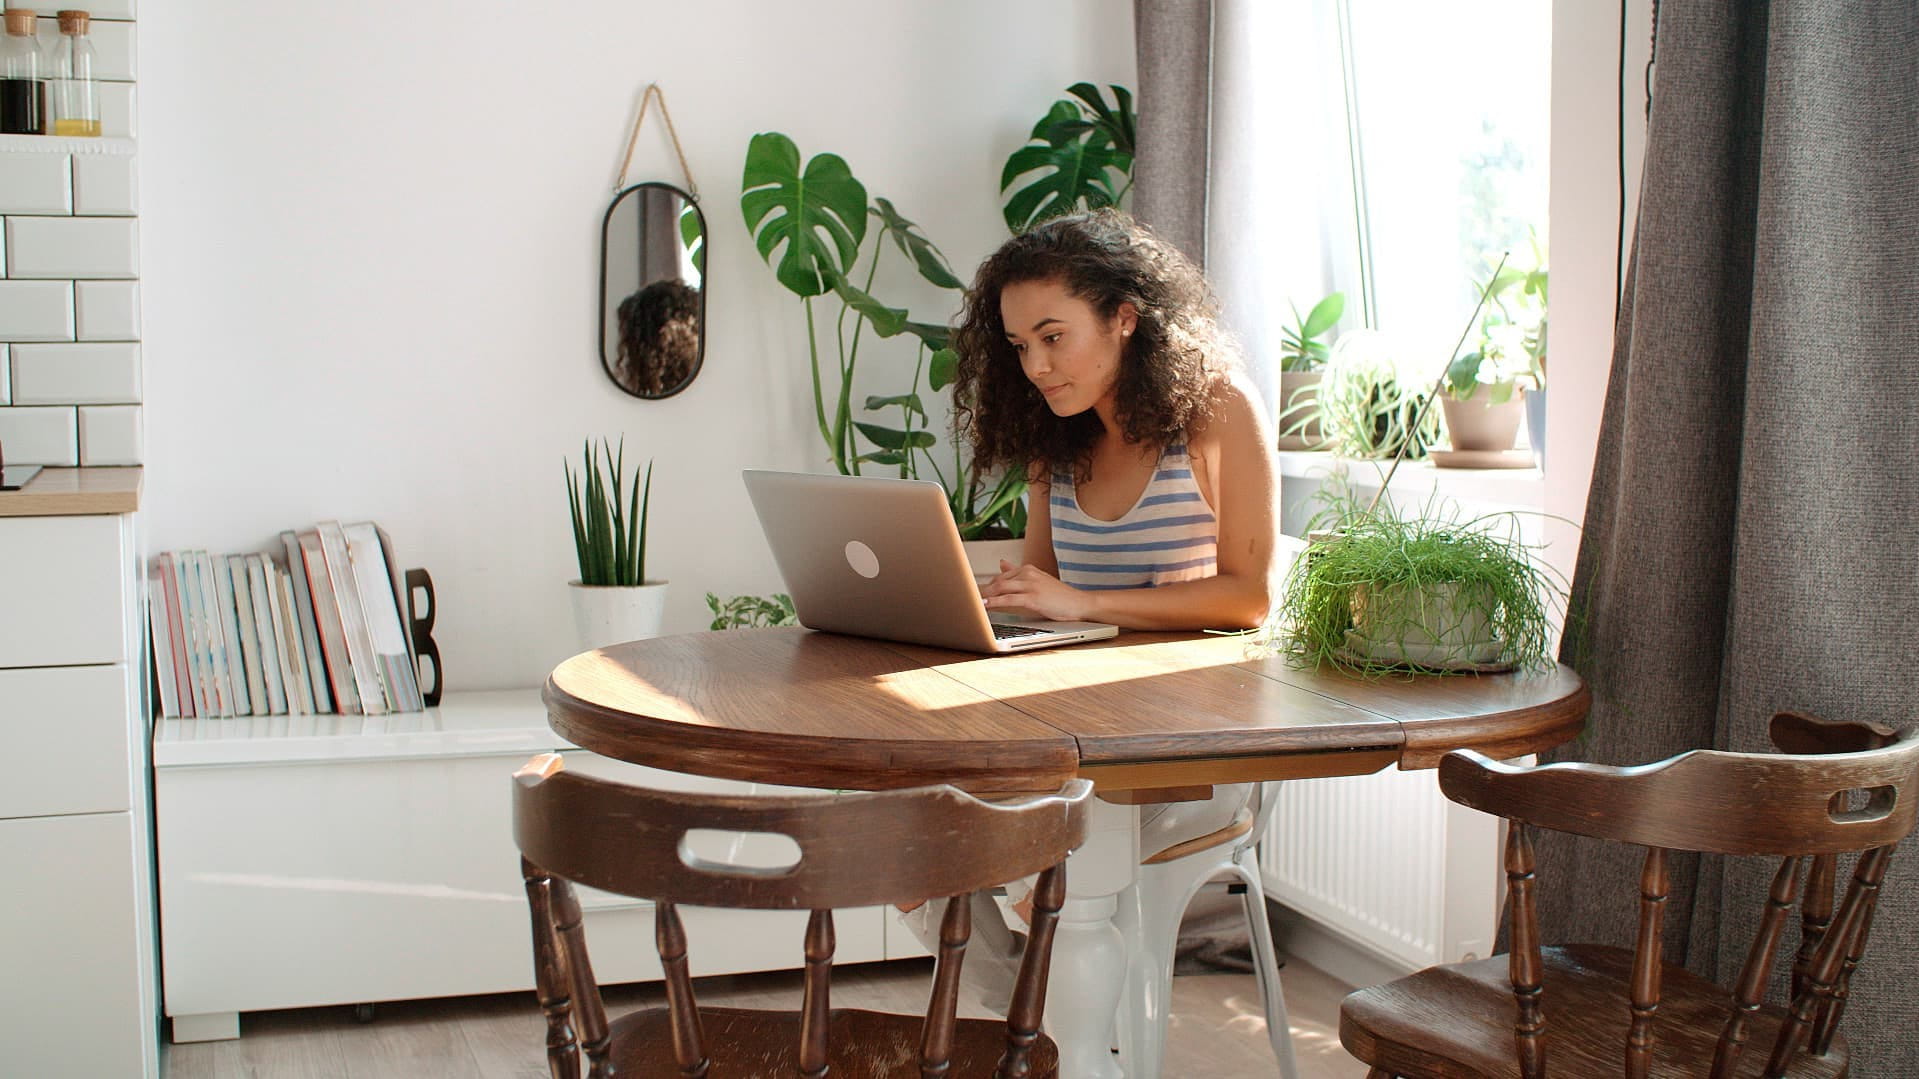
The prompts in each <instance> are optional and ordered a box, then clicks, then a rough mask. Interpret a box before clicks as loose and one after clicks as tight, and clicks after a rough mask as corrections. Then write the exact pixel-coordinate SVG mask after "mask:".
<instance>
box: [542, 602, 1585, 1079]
mask: <svg viewBox="0 0 1919 1079" xmlns="http://www.w3.org/2000/svg"><path fill="white" fill-rule="evenodd" d="M1247 643H1248V639H1247V638H1244V637H1237V636H1220V635H1209V634H1191V633H1122V634H1120V635H1119V636H1118V637H1116V638H1113V639H1111V640H1107V641H1100V642H1095V643H1092V644H1085V645H1078V646H1074V647H1070V648H1052V649H1042V650H1040V651H1036V652H1025V653H1020V654H1017V655H1006V656H975V655H970V654H967V653H960V652H949V651H945V650H942V649H935V648H925V647H921V646H918V645H907V644H895V643H891V642H885V641H872V640H866V639H863V638H858V637H844V636H839V635H836V634H828V633H814V632H812V631H809V630H804V629H798V628H788V629H764V630H733V631H727V632H719V633H693V634H686V635H683V636H676V637H662V638H657V639H654V640H647V641H634V642H631V643H628V644H622V645H616V646H614V647H611V648H606V649H600V650H596V651H592V652H586V653H582V654H580V655H577V656H574V657H573V658H572V659H569V660H567V661H566V662H564V663H562V664H560V666H559V667H557V668H555V669H554V671H553V674H552V676H551V677H550V678H549V679H548V680H547V684H546V690H545V699H546V705H547V714H548V719H549V722H550V723H551V724H552V725H553V729H554V730H556V731H558V732H559V733H560V734H561V735H563V736H564V737H566V738H567V739H568V740H569V741H571V742H573V743H574V744H576V745H579V746H581V747H583V748H586V749H590V750H593V751H595V752H598V753H601V754H604V755H606V756H609V757H614V758H617V759H619V760H624V761H630V762H632V763H635V764H644V765H650V766H652V767H655V768H666V769H671V770H673V771H679V772H690V773H694V774H698V775H707V776H718V777H722V778H728V779H742V780H751V781H756V782H766V783H779V784H785V785H791V786H813V787H829V788H859V789H869V790H876V789H882V788H893V787H910V786H919V785H922V784H928V783H952V784H954V785H955V786H959V787H963V788H966V789H968V790H972V791H978V792H992V791H1050V790H1056V789H1058V787H1059V786H1060V785H1061V784H1062V783H1064V782H1065V781H1066V780H1068V779H1071V778H1073V777H1075V776H1083V777H1085V778H1088V779H1091V780H1092V781H1093V783H1094V785H1095V788H1096V789H1097V790H1098V792H1099V794H1100V799H1098V800H1096V801H1095V802H1094V803H1093V805H1094V807H1095V808H1094V810H1093V813H1092V815H1091V819H1090V822H1089V830H1088V837H1087V842H1086V845H1085V846H1084V847H1082V848H1081V849H1080V850H1079V851H1077V852H1076V853H1075V854H1074V855H1073V857H1072V859H1071V862H1070V864H1069V867H1068V871H1067V877H1066V879H1067V882H1068V901H1067V905H1066V909H1065V910H1064V911H1062V913H1061V919H1060V924H1059V930H1058V935H1057V938H1056V942H1055V945H1054V958H1053V975H1052V978H1051V980H1050V981H1051V984H1052V986H1054V987H1056V988H1058V989H1060V990H1061V991H1060V992H1056V993H1049V995H1048V999H1047V1012H1046V1017H1047V1025H1048V1027H1049V1028H1051V1030H1052V1032H1053V1035H1054V1038H1055V1040H1057V1041H1058V1042H1059V1043H1060V1051H1061V1067H1062V1071H1061V1074H1063V1075H1074V1076H1087V1077H1108V1076H1113V1077H1116V1076H1118V1075H1119V1071H1118V1069H1117V1067H1116V1066H1115V1065H1114V1063H1113V1060H1112V1057H1111V1054H1110V1052H1109V1051H1108V1046H1110V1045H1111V1044H1113V1042H1112V1041H1111V1040H1110V1039H1111V1033H1112V1024H1113V1016H1114V1011H1115V1006H1116V1005H1117V1003H1118V999H1119V996H1120V992H1121V987H1122V983H1123V982H1124V981H1125V977H1126V972H1127V964H1128V961H1129V957H1128V956H1127V954H1126V949H1125V947H1124V944H1123V940H1122V938H1121V935H1120V933H1119V930H1118V929H1117V928H1116V927H1115V924H1114V917H1115V915H1116V914H1117V913H1118V910H1119V903H1120V899H1121V896H1122V895H1123V894H1124V893H1126V892H1127V890H1128V889H1129V888H1130V887H1131V886H1132V884H1133V882H1134V881H1135V880H1136V878H1137V873H1138V866H1139V857H1140V851H1139V810H1138V805H1139V804H1141V803H1146V802H1162V801H1173V800H1183V799H1193V798H1202V797H1207V796H1209V795H1210V793H1211V786H1212V785H1213V784H1215V783H1245V782H1253V781H1264V780H1279V779H1297V778H1304V777H1313V776H1334V775H1363V774H1366V773H1370V772H1376V771H1378V770H1380V769H1382V768H1385V767H1387V766H1388V765H1397V766H1398V767H1400V768H1430V767H1433V766H1434V765H1436V764H1437V763H1438V762H1439V759H1440V758H1441V757H1443V756H1445V754H1446V753H1448V752H1450V751H1451V750H1454V749H1477V750H1479V751H1481V752H1483V753H1486V754H1488V755H1490V756H1493V757H1498V758H1512V757H1519V756H1524V755H1526V754H1529V753H1537V752H1541V751H1543V750H1546V749H1550V748H1552V747H1553V746H1556V745H1559V744H1560V743H1562V742H1565V741H1567V740H1569V739H1571V738H1572V737H1573V736H1574V735H1576V734H1577V733H1578V732H1579V729H1580V727H1581V725H1582V724H1583V723H1584V721H1585V715H1586V709H1587V704H1588V698H1589V695H1588V692H1587V690H1586V687H1585V684H1584V683H1583V682H1582V681H1581V680H1580V679H1579V677H1578V676H1577V675H1575V674H1574V673H1573V672H1572V671H1570V670H1568V669H1567V668H1565V667H1563V666H1561V667H1557V668H1555V669H1553V670H1551V671H1545V672H1538V673H1526V674H1507V675H1477V676H1475V675H1465V676H1454V677H1446V678H1440V677H1434V676H1415V677H1394V678H1360V677H1356V676H1353V675H1348V674H1344V673H1340V672H1337V671H1327V670H1312V671H1302V670H1297V669H1295V668H1293V667H1291V666H1289V665H1287V663H1286V662H1285V661H1284V660H1283V659H1277V658H1264V659H1258V658H1255V659H1249V658H1247ZM1136 1079H1137V1077H1136Z"/></svg>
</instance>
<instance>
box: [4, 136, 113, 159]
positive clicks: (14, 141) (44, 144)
mask: <svg viewBox="0 0 1919 1079" xmlns="http://www.w3.org/2000/svg"><path fill="white" fill-rule="evenodd" d="M0 153H13V154H21V153H26V154H113V155H116V156H120V157H125V156H127V155H129V154H131V153H133V140H132V139H130V138H126V137H124V136H120V135H100V136H96V137H93V138H81V137H78V136H74V135H0Z"/></svg>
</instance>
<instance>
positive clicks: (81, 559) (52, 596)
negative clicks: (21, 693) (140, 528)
mask: <svg viewBox="0 0 1919 1079" xmlns="http://www.w3.org/2000/svg"><path fill="white" fill-rule="evenodd" d="M122 536H123V529H122V519H121V518H119V517H115V516H108V515H101V516H94V517H8V518H4V519H0V599H4V603H0V667H53V666H62V665H66V664H76V663H120V662H124V661H125V660H126V659H127V656H126V644H125V640H126V624H127V621H126V620H127V611H126V608H125V599H124V595H123V590H122V584H121V577H122V575H123V574H124V572H125V570H124V568H123V547H122V542H123V540H122ZM3 701H4V699H0V702H3Z"/></svg>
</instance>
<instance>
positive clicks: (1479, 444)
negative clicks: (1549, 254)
mask: <svg viewBox="0 0 1919 1079" xmlns="http://www.w3.org/2000/svg"><path fill="white" fill-rule="evenodd" d="M1532 256H1533V267H1532V268H1531V269H1523V268H1519V267H1514V266H1508V265H1505V264H1504V263H1502V264H1501V265H1500V266H1499V268H1497V269H1496V270H1494V272H1493V275H1492V277H1491V278H1490V279H1488V280H1487V281H1486V283H1485V284H1484V285H1482V286H1481V291H1482V292H1483V293H1484V296H1485V301H1484V303H1485V304H1486V305H1487V306H1485V308H1484V310H1485V318H1484V319H1483V320H1482V321H1481V323H1480V326H1479V343H1478V347H1477V348H1475V349H1474V350H1473V351H1471V352H1468V353H1466V354H1464V355H1462V356H1460V357H1458V358H1457V359H1455V360H1454V361H1453V362H1452V364H1451V365H1450V366H1449V367H1448V368H1447V370H1446V391H1445V395H1444V396H1443V397H1442V398H1441V401H1440V404H1441V406H1442V407H1443V408H1444V409H1445V413H1446V430H1447V431H1448V433H1449V434H1450V436H1451V440H1452V450H1451V452H1449V453H1448V452H1442V453H1436V454H1435V455H1434V463H1435V464H1438V465H1440V466H1442V467H1445V466H1463V467H1469V468H1470V467H1488V466H1493V467H1499V466H1502V465H1504V466H1512V467H1520V466H1530V465H1531V464H1532V463H1533V455H1532V454H1530V453H1514V452H1513V445H1514V442H1515V440H1516V439H1517V437H1518V434H1519V422H1520V420H1521V418H1522V417H1528V416H1530V417H1531V418H1532V419H1533V420H1534V422H1533V423H1532V425H1531V427H1532V430H1531V434H1532V448H1533V450H1534V451H1535V452H1536V451H1538V450H1539V449H1540V448H1541V446H1540V444H1541V443H1542V442H1543V441H1544V439H1543V437H1542V436H1543V432H1542V431H1541V430H1540V428H1542V427H1543V426H1544V424H1543V423H1541V422H1538V421H1539V420H1542V419H1543V410H1540V409H1530V408H1529V407H1528V399H1529V397H1532V396H1535V395H1537V394H1539V393H1540V392H1541V391H1543V390H1544V389H1545V385H1546V285H1547V274H1546V265H1545V253H1544V251H1542V250H1541V249H1540V246H1539V241H1538V238H1537V237H1534V239H1533V241H1532Z"/></svg>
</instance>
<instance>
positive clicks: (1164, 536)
mask: <svg viewBox="0 0 1919 1079" xmlns="http://www.w3.org/2000/svg"><path fill="white" fill-rule="evenodd" d="M1047 505H1048V508H1049V509H1050V511H1051V512H1052V517H1053V557H1054V559H1055V560H1057V561H1058V563H1059V579H1060V580H1062V581H1064V582H1066V583H1067V584H1070V585H1072V586H1073V587H1074V588H1086V589H1116V588H1152V587H1155V586H1158V585H1162V584H1170V583H1172V582H1174V581H1191V580H1197V579H1198V578H1201V577H1211V576H1213V575H1214V574H1215V573H1217V572H1219V570H1218V561H1219V518H1218V517H1216V516H1214V514H1213V510H1212V507H1211V506H1208V505H1207V504H1206V498H1205V496H1203V495H1201V494H1200V491H1199V483H1198V481H1196V480H1194V479H1193V461H1192V458H1191V457H1190V456H1188V455H1187V453H1186V447H1185V446H1184V445H1177V444H1176V445H1172V446H1168V447H1166V449H1165V450H1163V451H1162V452H1161V453H1160V455H1159V464H1158V465H1157V466H1156V467H1155V468H1154V469H1153V478H1152V479H1150V480H1148V481H1147V483H1146V490H1144V491H1142V492H1141V493H1140V496H1139V501H1138V502H1135V503H1134V504H1133V508H1132V509H1129V510H1127V511H1126V512H1125V513H1124V514H1123V515H1121V516H1120V518H1119V519H1118V520H1116V521H1102V520H1100V519H1098V518H1097V517H1090V516H1088V515H1087V514H1086V511H1084V510H1082V509H1080V508H1079V494H1078V492H1077V491H1076V490H1075V489H1074V486H1073V477H1072V474H1071V473H1069V472H1055V473H1054V474H1053V490H1052V497H1051V499H1050V501H1049V502H1048V503H1047Z"/></svg>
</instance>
